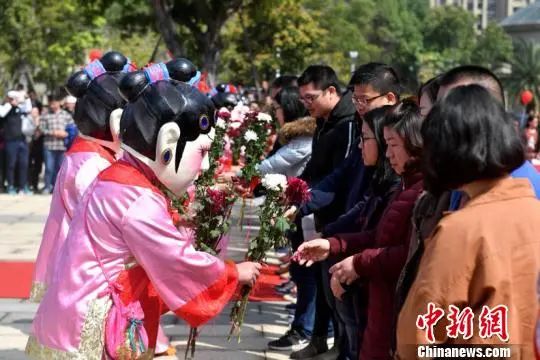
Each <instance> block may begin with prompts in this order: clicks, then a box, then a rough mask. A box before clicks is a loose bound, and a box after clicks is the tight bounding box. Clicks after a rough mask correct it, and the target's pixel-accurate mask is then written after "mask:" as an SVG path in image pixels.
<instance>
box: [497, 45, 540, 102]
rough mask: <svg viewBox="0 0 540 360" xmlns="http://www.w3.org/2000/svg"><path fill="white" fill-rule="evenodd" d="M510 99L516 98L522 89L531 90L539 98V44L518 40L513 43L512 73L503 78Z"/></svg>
mask: <svg viewBox="0 0 540 360" xmlns="http://www.w3.org/2000/svg"><path fill="white" fill-rule="evenodd" d="M505 85H506V88H507V90H508V91H509V95H510V98H511V99H518V96H519V94H520V92H521V91H522V90H526V89H527V90H531V91H532V92H533V93H534V98H535V99H540V46H539V45H538V44H534V43H532V42H526V41H520V42H518V43H516V45H515V54H514V59H513V61H512V75H511V76H510V77H508V78H506V79H505Z"/></svg>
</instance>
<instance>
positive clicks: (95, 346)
mask: <svg viewBox="0 0 540 360" xmlns="http://www.w3.org/2000/svg"><path fill="white" fill-rule="evenodd" d="M111 303H112V302H111V300H110V299H109V298H108V297H104V298H101V299H96V300H92V301H91V302H90V304H89V308H88V313H87V314H86V318H85V319H84V324H83V327H82V331H81V344H80V346H79V350H77V351H72V352H68V351H62V350H57V349H52V348H48V347H46V346H44V345H41V344H40V343H39V342H38V341H37V339H36V338H35V337H34V336H30V337H29V339H28V343H27V344H26V355H28V356H29V357H30V358H31V359H36V360H41V359H47V360H48V359H55V360H83V359H84V360H101V359H102V358H103V349H104V347H105V331H104V330H105V318H106V316H107V314H108V312H109V309H110V307H111Z"/></svg>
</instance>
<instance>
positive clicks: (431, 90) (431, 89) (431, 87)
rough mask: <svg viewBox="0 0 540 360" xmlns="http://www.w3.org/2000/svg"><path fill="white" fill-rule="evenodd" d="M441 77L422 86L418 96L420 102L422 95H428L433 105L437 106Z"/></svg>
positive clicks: (432, 79)
mask: <svg viewBox="0 0 540 360" xmlns="http://www.w3.org/2000/svg"><path fill="white" fill-rule="evenodd" d="M441 76H442V75H438V76H435V77H434V78H431V79H429V80H428V81H426V82H425V83H423V84H422V85H421V86H420V88H419V89H418V94H417V98H418V101H420V98H421V97H422V95H424V94H426V95H427V96H428V98H429V101H430V102H431V103H432V104H435V102H436V101H437V94H438V93H439V87H440V84H439V82H440V80H441Z"/></svg>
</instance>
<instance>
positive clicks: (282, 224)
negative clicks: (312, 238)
mask: <svg viewBox="0 0 540 360" xmlns="http://www.w3.org/2000/svg"><path fill="white" fill-rule="evenodd" d="M275 227H276V228H277V229H278V230H279V231H280V232H281V233H285V232H286V231H287V230H289V229H290V228H291V226H290V225H289V222H288V221H287V219H286V218H284V217H278V218H277V219H276V224H275Z"/></svg>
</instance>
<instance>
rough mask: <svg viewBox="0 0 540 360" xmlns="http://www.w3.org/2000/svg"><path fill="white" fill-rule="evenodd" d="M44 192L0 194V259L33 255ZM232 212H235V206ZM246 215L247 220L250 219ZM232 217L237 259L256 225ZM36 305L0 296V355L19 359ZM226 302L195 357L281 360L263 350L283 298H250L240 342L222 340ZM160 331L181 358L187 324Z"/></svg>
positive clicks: (283, 322) (274, 331)
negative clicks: (256, 300) (240, 224)
mask: <svg viewBox="0 0 540 360" xmlns="http://www.w3.org/2000/svg"><path fill="white" fill-rule="evenodd" d="M49 203H50V196H22V195H18V196H8V195H0V260H2V261H3V260H17V261H20V260H33V259H35V257H36V255H37V251H38V247H39V241H40V236H41V231H42V228H43V223H44V220H45V218H46V215H47V213H48V209H49ZM254 207H255V205H254V204H252V205H251V206H250V204H249V203H248V206H247V211H246V213H247V215H246V218H248V219H249V220H248V222H252V223H254V221H255V220H254V219H253V217H252V215H250V213H252V212H253V210H254ZM234 214H238V207H236V210H235V212H234ZM250 218H251V219H250ZM237 223H238V221H237V220H235V219H233V228H232V230H231V242H230V244H229V247H228V256H229V257H232V258H235V259H241V258H242V256H243V254H244V253H245V250H246V249H245V248H246V244H245V238H246V232H247V231H251V232H253V231H256V229H257V227H256V226H248V227H247V228H244V229H243V230H244V232H242V231H240V229H239V227H238V226H237ZM36 308H37V306H36V304H32V303H28V302H27V301H25V300H23V299H0V360H3V359H6V360H8V359H9V360H17V359H24V358H25V356H24V352H23V351H24V347H25V345H26V339H27V335H28V331H29V328H30V324H31V322H32V318H33V315H34V313H35V311H36ZM229 310H230V307H227V308H226V309H225V310H224V311H223V312H222V314H221V315H220V316H218V317H217V318H216V319H215V320H214V321H212V322H211V323H210V324H208V325H207V326H205V327H204V328H203V329H202V330H201V331H202V332H201V336H200V338H199V340H198V343H197V354H196V359H197V360H206V359H218V358H219V359H221V360H228V359H235V360H237V359H238V360H240V359H287V358H288V354H286V353H276V352H270V351H267V350H266V344H267V343H268V341H269V340H272V339H275V338H277V337H279V336H281V335H282V334H284V333H285V331H286V330H287V327H288V319H289V315H288V314H287V312H286V311H285V309H284V303H268V302H266V303H252V304H250V306H249V308H248V314H247V316H246V321H245V325H244V327H243V330H242V337H241V342H240V343H238V342H237V341H236V340H233V341H231V342H227V339H226V337H227V334H228V331H229V319H228V314H229ZM163 325H164V328H165V332H166V333H167V334H168V335H169V336H171V340H172V344H173V345H174V346H176V348H177V357H164V358H162V359H176V358H178V359H183V358H184V349H185V342H186V339H187V334H188V331H189V328H188V327H186V326H185V325H184V324H183V323H182V322H181V321H180V320H179V319H177V318H176V317H174V316H172V315H165V316H164V318H163Z"/></svg>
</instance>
